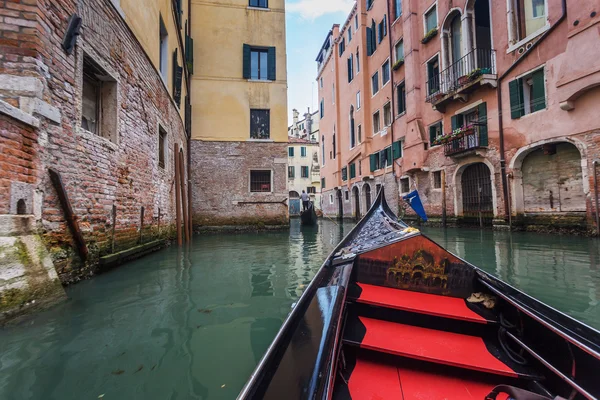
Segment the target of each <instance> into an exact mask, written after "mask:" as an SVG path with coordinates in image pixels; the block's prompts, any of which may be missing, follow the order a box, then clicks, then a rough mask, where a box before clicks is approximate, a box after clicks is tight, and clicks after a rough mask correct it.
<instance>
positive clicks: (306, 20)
mask: <svg viewBox="0 0 600 400" xmlns="http://www.w3.org/2000/svg"><path fill="white" fill-rule="evenodd" d="M354 2H355V1H354V0H286V1H285V6H286V26H287V57H288V59H287V70H288V86H289V88H288V113H289V115H288V122H289V124H290V125H291V123H292V110H293V109H294V108H296V109H297V110H298V111H300V115H301V116H302V115H304V113H305V112H306V111H307V108H308V107H310V109H311V111H313V112H314V111H315V110H317V108H318V101H317V95H318V87H317V82H316V79H317V63H316V61H315V59H316V58H317V55H318V53H319V50H320V49H321V46H322V45H323V42H324V41H325V38H326V37H327V34H328V33H329V31H330V30H331V27H332V26H333V24H340V25H341V24H343V23H344V22H345V21H346V18H347V17H348V14H349V13H350V11H351V10H352V6H353V5H354Z"/></svg>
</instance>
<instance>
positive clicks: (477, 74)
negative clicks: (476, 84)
mask: <svg viewBox="0 0 600 400" xmlns="http://www.w3.org/2000/svg"><path fill="white" fill-rule="evenodd" d="M482 74H483V69H481V68H475V69H474V70H473V71H471V72H470V73H469V80H470V81H474V80H475V79H477V78H479V77H480V76H481V75H482Z"/></svg>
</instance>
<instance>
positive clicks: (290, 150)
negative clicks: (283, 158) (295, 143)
mask: <svg viewBox="0 0 600 400" xmlns="http://www.w3.org/2000/svg"><path fill="white" fill-rule="evenodd" d="M288 155H289V156H290V157H294V148H293V147H290V148H289V149H288Z"/></svg>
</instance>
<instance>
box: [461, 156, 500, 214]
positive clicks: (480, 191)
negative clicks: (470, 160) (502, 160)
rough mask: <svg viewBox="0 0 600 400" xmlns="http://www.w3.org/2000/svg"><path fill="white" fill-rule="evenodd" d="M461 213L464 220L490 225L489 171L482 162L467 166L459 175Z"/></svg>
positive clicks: (492, 211) (490, 181)
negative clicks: (460, 175)
mask: <svg viewBox="0 0 600 400" xmlns="http://www.w3.org/2000/svg"><path fill="white" fill-rule="evenodd" d="M461 189H462V208H463V209H462V214H463V217H464V218H465V220H467V221H469V222H477V223H478V224H481V225H491V224H492V220H493V218H494V200H493V191H492V180H491V172H490V169H489V168H488V166H487V165H485V164H484V163H482V162H478V163H474V164H471V165H469V166H467V167H466V168H465V169H464V171H463V173H462V177H461Z"/></svg>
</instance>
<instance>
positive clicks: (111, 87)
mask: <svg viewBox="0 0 600 400" xmlns="http://www.w3.org/2000/svg"><path fill="white" fill-rule="evenodd" d="M98 77H102V80H100V79H98ZM82 83H83V85H82V92H81V93H82V106H81V128H83V129H85V130H86V131H88V132H91V133H93V134H95V135H98V136H101V137H103V138H105V139H108V140H110V141H112V142H114V143H116V142H117V136H118V135H117V124H118V118H117V82H116V81H115V80H113V79H112V78H110V76H109V74H108V73H107V72H106V71H105V70H104V69H103V68H102V67H100V66H99V65H98V64H96V62H95V61H94V60H92V58H91V57H88V56H87V55H84V58H83V82H82Z"/></svg>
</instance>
